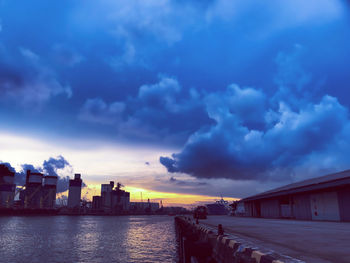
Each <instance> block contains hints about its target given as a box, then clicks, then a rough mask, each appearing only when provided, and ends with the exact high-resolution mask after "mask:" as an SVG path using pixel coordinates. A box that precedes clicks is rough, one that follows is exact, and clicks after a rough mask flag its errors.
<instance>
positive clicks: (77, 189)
mask: <svg viewBox="0 0 350 263" xmlns="http://www.w3.org/2000/svg"><path fill="white" fill-rule="evenodd" d="M82 183H83V181H82V180H81V175H80V174H75V175H74V179H73V180H69V192H68V208H70V209H79V208H80V200H81V186H82Z"/></svg>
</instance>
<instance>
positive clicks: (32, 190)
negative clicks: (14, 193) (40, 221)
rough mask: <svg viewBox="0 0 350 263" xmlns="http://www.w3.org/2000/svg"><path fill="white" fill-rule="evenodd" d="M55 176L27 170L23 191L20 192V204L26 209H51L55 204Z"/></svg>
mask: <svg viewBox="0 0 350 263" xmlns="http://www.w3.org/2000/svg"><path fill="white" fill-rule="evenodd" d="M57 180H58V178H57V176H44V175H43V174H42V173H38V172H31V171H30V170H27V174H26V184H25V189H24V190H22V191H21V192H20V195H19V198H20V203H21V205H22V206H23V207H24V208H27V209H42V208H45V209H53V208H54V207H55V204H56V188H57Z"/></svg>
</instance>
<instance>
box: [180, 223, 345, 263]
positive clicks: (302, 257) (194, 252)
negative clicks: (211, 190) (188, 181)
mask: <svg viewBox="0 0 350 263" xmlns="http://www.w3.org/2000/svg"><path fill="white" fill-rule="evenodd" d="M175 222H176V228H177V233H178V238H179V243H180V255H181V256H180V259H181V262H183V263H187V262H193V260H196V261H195V262H217V263H221V262H242V263H245V262H249V263H250V262H252V263H261V262H263V263H265V262H269V263H272V262H273V263H281V262H284V263H292V262H299V263H300V262H308V263H316V262H317V263H330V262H337V263H345V262H350V252H349V250H348V244H349V243H350V224H349V223H345V222H344V223H339V222H315V221H297V220H278V219H262V218H247V217H229V216H209V217H208V219H205V220H199V222H198V224H196V221H195V220H193V219H192V218H189V217H177V218H176V219H175ZM219 224H221V225H222V228H223V235H218V225H219ZM203 251H205V253H203ZM201 253H202V254H201ZM191 260H192V261H191Z"/></svg>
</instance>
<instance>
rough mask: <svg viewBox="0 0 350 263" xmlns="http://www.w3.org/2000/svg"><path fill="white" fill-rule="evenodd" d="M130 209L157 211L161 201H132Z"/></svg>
mask: <svg viewBox="0 0 350 263" xmlns="http://www.w3.org/2000/svg"><path fill="white" fill-rule="evenodd" d="M130 210H131V211H142V212H145V211H149V212H155V211H157V210H159V203H154V202H150V201H148V202H130Z"/></svg>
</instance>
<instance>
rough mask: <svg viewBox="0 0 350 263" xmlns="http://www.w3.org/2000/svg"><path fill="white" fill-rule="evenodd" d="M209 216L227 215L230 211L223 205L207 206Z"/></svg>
mask: <svg viewBox="0 0 350 263" xmlns="http://www.w3.org/2000/svg"><path fill="white" fill-rule="evenodd" d="M205 206H206V207H207V211H208V215H227V214H228V213H229V210H228V209H227V207H226V206H225V205H223V204H217V203H214V204H206V205H205Z"/></svg>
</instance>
